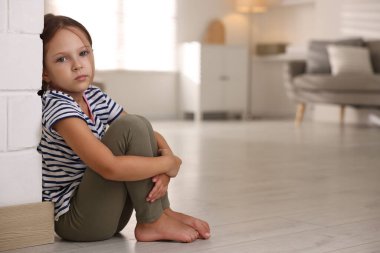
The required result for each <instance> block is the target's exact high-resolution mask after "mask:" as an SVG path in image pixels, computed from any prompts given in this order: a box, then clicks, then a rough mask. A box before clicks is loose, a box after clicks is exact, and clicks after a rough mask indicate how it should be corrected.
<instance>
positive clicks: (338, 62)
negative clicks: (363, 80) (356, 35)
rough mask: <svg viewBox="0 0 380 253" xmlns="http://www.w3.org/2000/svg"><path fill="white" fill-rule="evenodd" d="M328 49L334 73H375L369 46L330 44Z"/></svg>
mask: <svg viewBox="0 0 380 253" xmlns="http://www.w3.org/2000/svg"><path fill="white" fill-rule="evenodd" d="M327 51H328V54H329V62H330V65H331V71H332V73H333V75H339V74H344V73H361V74H373V70H372V65H371V59H370V56H369V51H368V48H365V47H351V46H337V45H329V46H327Z"/></svg>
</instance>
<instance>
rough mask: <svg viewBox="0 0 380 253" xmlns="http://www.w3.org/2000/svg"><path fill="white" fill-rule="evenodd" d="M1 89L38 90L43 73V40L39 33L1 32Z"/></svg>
mask: <svg viewBox="0 0 380 253" xmlns="http://www.w3.org/2000/svg"><path fill="white" fill-rule="evenodd" d="M0 45H1V47H0V55H1V59H0V69H1V71H6V75H1V82H0V90H38V89H39V88H40V87H41V75H42V42H41V39H40V38H39V37H38V36H37V35H29V34H0Z"/></svg>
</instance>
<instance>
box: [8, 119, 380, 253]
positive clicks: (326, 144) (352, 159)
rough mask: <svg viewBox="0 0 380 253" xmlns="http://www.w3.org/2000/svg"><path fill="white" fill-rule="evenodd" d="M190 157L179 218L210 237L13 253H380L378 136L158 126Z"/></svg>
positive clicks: (125, 240) (378, 132)
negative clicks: (204, 227) (200, 225)
mask: <svg viewBox="0 0 380 253" xmlns="http://www.w3.org/2000/svg"><path fill="white" fill-rule="evenodd" d="M154 126H155V128H156V129H157V130H158V131H159V132H161V133H162V134H163V135H164V136H165V137H166V138H167V140H168V141H169V143H170V144H171V146H172V147H173V149H174V150H175V151H176V152H177V153H178V154H179V155H180V156H181V157H182V158H183V162H184V163H183V167H182V171H181V174H180V175H179V176H178V178H177V179H175V180H174V181H173V182H172V183H171V186H170V197H171V201H172V207H174V209H177V210H180V211H184V212H187V213H190V214H193V215H195V216H199V217H201V218H204V219H205V220H208V221H209V223H210V224H211V227H212V238H211V239H210V240H208V241H201V240H198V241H196V242H194V243H191V244H181V243H170V242H154V243H140V242H136V240H135V238H134V236H133V227H134V224H130V225H128V227H127V228H126V229H125V230H124V231H123V232H122V235H121V236H119V237H117V238H113V239H111V240H108V241H104V242H95V243H70V242H63V241H61V240H60V239H58V238H57V239H56V243H55V244H51V245H45V246H39V247H33V248H26V249H20V250H15V251H10V252H19V253H21V252H38V253H44V252H61V253H63V252H65V253H69V252H88V253H97V252H141V253H142V252H165V253H170V252H181V253H185V252H218V253H221V252H255V253H261V252H265V253H274V252H280V253H296V252H302V253H310V252H318V253H324V252H331V253H365V252H366V253H369V252H371V253H374V252H380V129H379V128H364V127H350V126H346V127H344V128H340V127H339V126H338V125H335V124H315V123H314V124H312V123H306V124H304V125H302V127H301V128H300V129H295V128H294V126H293V122H280V121H278V122H276V121H272V122H268V121H252V122H243V123H242V122H225V123H222V124H221V123H218V122H206V123H204V124H200V125H196V124H194V123H191V122H155V123H154Z"/></svg>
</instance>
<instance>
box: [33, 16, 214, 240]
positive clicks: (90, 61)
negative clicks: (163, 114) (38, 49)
mask: <svg viewBox="0 0 380 253" xmlns="http://www.w3.org/2000/svg"><path fill="white" fill-rule="evenodd" d="M41 39H42V41H43V73H42V79H43V81H42V90H41V91H39V95H40V96H41V97H42V105H43V109H42V137H41V141H40V144H39V146H38V151H39V152H40V153H41V154H42V165H43V200H44V201H52V202H54V204H55V231H56V233H57V234H58V235H59V236H60V237H62V238H63V239H66V240H72V241H96V240H104V239H108V238H110V237H112V236H113V235H115V234H116V233H118V232H120V231H121V230H122V229H123V228H124V227H125V226H126V224H127V223H128V221H129V219H130V216H131V214H132V210H133V209H135V211H136V219H137V225H136V227H135V236H136V239H137V240H138V241H156V240H173V241H179V242H192V241H194V240H196V239H198V238H202V239H208V238H209V237H210V228H209V225H208V224H207V222H205V221H202V220H200V219H197V218H194V217H191V216H188V215H185V214H181V213H178V212H175V211H173V210H171V209H170V207H169V200H168V195H167V189H168V184H169V181H170V178H173V177H175V176H176V175H177V173H178V170H179V168H180V165H181V160H180V159H179V158H178V157H177V156H176V155H174V154H173V152H172V151H171V149H170V147H169V146H168V144H167V143H166V141H165V139H164V138H163V137H162V136H161V135H160V134H159V133H157V132H154V131H153V129H152V127H151V125H150V123H149V122H148V121H147V120H146V119H145V118H143V117H141V116H136V115H130V114H127V113H126V112H125V111H123V109H122V108H121V106H120V105H118V104H117V103H115V102H114V101H113V100H112V99H111V98H110V97H109V96H107V95H106V94H105V93H103V92H102V91H101V90H99V89H98V88H95V87H93V86H91V83H92V81H93V77H94V56H93V52H92V41H91V36H90V34H89V33H88V31H87V30H86V28H85V27H84V26H83V25H81V24H80V23H78V22H77V21H75V20H73V19H71V18H68V17H64V16H55V15H52V14H47V15H45V24H44V30H43V32H42V34H41ZM108 125H109V128H108V130H107V131H106V127H107V126H108ZM158 154H159V155H158Z"/></svg>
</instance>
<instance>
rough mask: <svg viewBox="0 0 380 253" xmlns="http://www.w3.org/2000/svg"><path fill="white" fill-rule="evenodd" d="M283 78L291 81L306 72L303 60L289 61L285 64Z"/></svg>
mask: <svg viewBox="0 0 380 253" xmlns="http://www.w3.org/2000/svg"><path fill="white" fill-rule="evenodd" d="M284 71H285V73H284V74H285V77H286V78H287V79H293V78H294V77H296V76H298V75H301V74H304V73H305V72H306V61H305V60H291V61H288V62H287V64H285V70H284Z"/></svg>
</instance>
